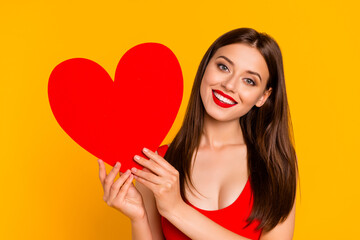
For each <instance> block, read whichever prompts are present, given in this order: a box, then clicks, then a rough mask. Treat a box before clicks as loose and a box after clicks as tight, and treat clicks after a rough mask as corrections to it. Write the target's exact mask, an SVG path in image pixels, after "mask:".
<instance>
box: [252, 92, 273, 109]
mask: <svg viewBox="0 0 360 240" xmlns="http://www.w3.org/2000/svg"><path fill="white" fill-rule="evenodd" d="M271 92H272V88H269V89H268V90H266V91H265V92H264V94H263V95H262V96H261V98H260V99H259V100H258V101H257V102H256V104H255V105H256V106H257V107H261V106H262V105H264V103H265V102H266V100H267V99H268V97H269V96H270V94H271Z"/></svg>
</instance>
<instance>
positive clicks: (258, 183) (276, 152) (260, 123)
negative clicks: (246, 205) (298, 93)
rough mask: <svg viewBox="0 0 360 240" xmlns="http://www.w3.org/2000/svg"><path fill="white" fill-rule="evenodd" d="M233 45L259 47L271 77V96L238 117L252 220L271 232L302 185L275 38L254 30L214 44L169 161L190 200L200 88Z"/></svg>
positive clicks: (198, 75)
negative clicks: (217, 56) (216, 58)
mask: <svg viewBox="0 0 360 240" xmlns="http://www.w3.org/2000/svg"><path fill="white" fill-rule="evenodd" d="M233 43H245V44H248V45H249V46H252V47H255V48H257V49H258V50H259V51H260V53H261V54H262V56H263V57H264V59H265V61H266V64H267V67H268V70H269V74H270V75H269V79H268V82H267V86H266V89H269V88H270V87H271V88H272V92H271V94H270V96H269V97H268V99H267V100H266V102H265V103H264V104H263V106H261V107H260V108H259V107H256V106H253V108H252V109H250V111H249V112H248V113H247V114H245V115H244V116H242V117H240V119H239V123H240V126H241V129H242V132H243V136H244V140H245V143H246V146H247V161H248V172H249V177H250V184H251V188H252V191H253V208H252V212H251V214H250V216H249V218H248V222H249V224H250V223H251V222H252V221H253V220H255V219H256V220H259V221H260V225H259V227H258V229H260V228H262V229H264V231H269V230H271V229H272V228H274V227H275V226H276V225H277V224H278V223H279V222H282V221H284V220H285V219H286V218H287V216H288V215H289V213H290V211H291V209H292V207H293V204H294V201H295V195H296V183H297V160H296V154H295V149H294V146H293V145H294V139H293V134H292V125H291V119H290V111H289V107H288V102H287V95H286V88H285V78H284V71H283V62H282V55H281V51H280V48H279V46H278V44H277V43H276V42H275V40H274V39H272V38H271V37H270V36H268V35H267V34H265V33H259V32H257V31H255V30H254V29H251V28H239V29H235V30H232V31H230V32H227V33H225V34H224V35H222V36H220V37H219V38H218V39H217V40H216V41H215V42H214V43H213V44H212V45H211V46H210V48H209V49H208V50H207V52H206V53H205V55H204V57H203V59H202V60H201V62H200V65H199V68H198V71H197V73H196V76H195V81H194V85H193V88H192V91H191V96H190V100H189V104H188V106H187V110H186V115H185V118H184V121H183V124H182V126H181V128H180V130H179V132H178V133H177V135H176V136H175V138H174V139H173V141H172V142H171V144H170V146H169V148H168V150H167V152H166V154H165V156H164V158H165V159H167V161H169V163H171V164H172V165H173V166H174V167H175V168H176V169H177V170H178V171H179V175H180V187H181V188H180V189H181V196H182V198H183V199H185V184H189V183H190V184H191V185H192V182H191V178H190V170H191V159H192V156H193V153H194V151H196V154H197V150H198V147H199V144H200V137H201V133H202V130H203V123H204V111H205V109H204V105H203V103H202V100H201V97H200V84H201V81H202V78H203V75H204V72H205V69H206V67H207V65H208V63H209V61H210V59H211V57H212V56H213V55H214V53H215V52H216V51H217V49H219V48H220V47H223V46H225V45H229V44H233ZM195 156H196V155H195ZM192 186H193V185H192Z"/></svg>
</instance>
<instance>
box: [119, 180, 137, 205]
mask: <svg viewBox="0 0 360 240" xmlns="http://www.w3.org/2000/svg"><path fill="white" fill-rule="evenodd" d="M133 179H134V175H132V174H130V176H129V177H128V178H127V179H126V182H125V183H124V185H123V186H122V187H121V189H120V191H119V192H118V194H117V196H116V198H119V199H120V200H121V201H123V200H124V198H125V196H126V194H127V192H128V190H129V188H130V186H131V184H132V180H133Z"/></svg>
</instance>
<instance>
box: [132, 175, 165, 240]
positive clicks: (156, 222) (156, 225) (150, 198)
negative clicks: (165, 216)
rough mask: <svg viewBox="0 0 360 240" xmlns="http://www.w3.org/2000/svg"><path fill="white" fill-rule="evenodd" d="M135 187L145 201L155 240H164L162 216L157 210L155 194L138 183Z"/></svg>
mask: <svg viewBox="0 0 360 240" xmlns="http://www.w3.org/2000/svg"><path fill="white" fill-rule="evenodd" d="M135 187H136V188H137V189H138V191H139V192H140V193H141V195H142V197H143V199H144V205H145V210H146V213H147V219H146V220H147V221H148V223H149V227H150V230H151V233H152V239H153V240H164V235H163V232H162V228H161V216H160V214H159V212H158V210H157V207H156V202H155V197H154V194H153V193H152V192H151V191H150V190H149V189H148V188H147V187H145V186H144V185H143V184H141V183H139V182H136V185H135Z"/></svg>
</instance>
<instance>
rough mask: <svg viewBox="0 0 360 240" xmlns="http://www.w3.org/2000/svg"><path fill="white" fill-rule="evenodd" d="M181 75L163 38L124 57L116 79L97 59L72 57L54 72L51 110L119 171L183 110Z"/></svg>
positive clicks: (130, 164)
mask: <svg viewBox="0 0 360 240" xmlns="http://www.w3.org/2000/svg"><path fill="white" fill-rule="evenodd" d="M182 94H183V79H182V73H181V68H180V64H179V62H178V61H177V58H176V56H175V55H174V54H173V53H172V51H171V50H170V49H169V48H167V47H166V46H164V45H162V44H159V43H143V44H140V45H137V46H135V47H133V48H131V49H130V50H129V51H127V52H126V53H125V54H124V56H123V57H122V58H121V60H120V62H119V64H118V66H117V68H116V73H115V81H113V80H112V79H111V77H110V76H109V74H108V73H107V72H106V71H105V69H104V68H102V67H101V66H100V65H98V64H97V63H95V62H93V61H91V60H88V59H84V58H73V59H69V60H66V61H64V62H62V63H60V64H59V65H57V66H56V67H55V68H54V69H53V71H52V72H51V75H50V78H49V84H48V96H49V102H50V106H51V110H52V112H53V114H54V116H55V118H56V120H57V122H58V123H59V124H60V126H61V127H62V128H63V129H64V131H65V132H66V133H67V134H68V135H69V136H70V137H71V138H72V139H73V140H74V141H75V142H77V143H78V144H79V145H80V146H82V147H83V148H84V149H86V150H87V151H88V152H90V153H91V154H93V155H95V156H96V157H97V158H100V159H102V160H104V161H105V162H107V163H108V164H110V165H112V166H114V164H115V162H116V161H119V162H121V164H122V167H121V171H124V170H126V169H129V168H131V167H133V166H136V167H140V166H139V165H138V164H137V163H136V162H135V161H134V160H133V157H134V155H135V154H138V155H140V156H142V157H145V155H143V154H142V151H141V150H142V148H143V147H146V148H149V149H150V150H152V151H155V150H156V149H157V147H158V146H159V145H160V144H161V142H162V141H163V140H164V138H165V137H166V135H167V133H168V131H169V130H170V128H171V126H172V124H173V122H174V120H175V117H176V115H177V112H178V110H179V107H180V104H181V100H182Z"/></svg>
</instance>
